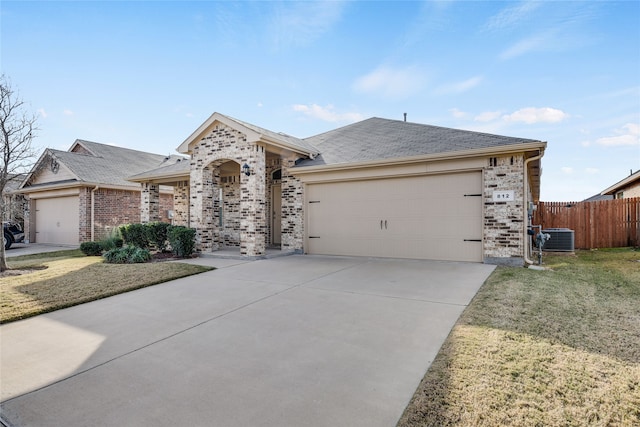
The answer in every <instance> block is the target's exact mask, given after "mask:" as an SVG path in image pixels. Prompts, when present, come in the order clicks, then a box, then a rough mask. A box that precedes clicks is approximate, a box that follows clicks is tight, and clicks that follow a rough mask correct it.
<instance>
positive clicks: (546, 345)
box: [398, 249, 640, 427]
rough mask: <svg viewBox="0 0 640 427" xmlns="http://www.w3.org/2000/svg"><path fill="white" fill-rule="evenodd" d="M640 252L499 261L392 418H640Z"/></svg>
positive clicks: (442, 422)
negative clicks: (539, 263) (521, 263)
mask: <svg viewBox="0 0 640 427" xmlns="http://www.w3.org/2000/svg"><path fill="white" fill-rule="evenodd" d="M638 260H640V252H639V251H634V250H632V249H613V250H599V251H579V252H577V254H576V256H559V255H553V256H546V257H545V265H546V266H547V267H549V268H551V270H548V271H535V270H529V269H524V268H508V267H499V268H497V269H496V270H495V272H494V273H493V274H492V275H491V277H490V278H489V279H488V280H487V282H486V283H485V284H484V285H483V287H482V288H481V289H480V291H479V292H478V294H477V295H476V297H475V298H474V300H473V301H472V302H471V304H470V305H469V307H467V309H466V310H465V312H464V313H463V315H462V316H461V318H460V319H459V321H458V322H457V324H456V326H455V327H454V328H453V330H452V332H451V334H450V335H449V337H448V338H447V340H446V342H445V343H444V345H443V346H442V348H441V349H440V352H439V354H438V356H437V357H436V359H435V360H434V362H433V363H432V365H431V367H430V369H429V370H428V372H427V373H426V375H425V377H424V378H423V380H422V382H421V384H420V386H419V388H418V390H417V391H416V393H415V395H414V397H413V399H412V401H411V402H410V404H409V406H408V407H407V408H406V410H405V413H404V415H403V417H402V418H401V420H400V422H399V423H398V426H403V427H404V426H497V425H500V426H584V425H587V426H588V425H593V426H638V425H640V262H638Z"/></svg>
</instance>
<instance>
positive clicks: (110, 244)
mask: <svg viewBox="0 0 640 427" xmlns="http://www.w3.org/2000/svg"><path fill="white" fill-rule="evenodd" d="M123 243H124V242H123V240H122V239H121V238H120V237H108V238H106V239H104V240H102V241H101V242H100V246H101V247H102V250H103V251H109V250H111V249H115V248H121V247H122V245H123Z"/></svg>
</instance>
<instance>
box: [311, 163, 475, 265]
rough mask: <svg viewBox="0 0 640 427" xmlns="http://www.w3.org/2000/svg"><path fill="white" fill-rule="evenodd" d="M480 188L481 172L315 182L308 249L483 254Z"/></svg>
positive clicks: (422, 255)
mask: <svg viewBox="0 0 640 427" xmlns="http://www.w3.org/2000/svg"><path fill="white" fill-rule="evenodd" d="M481 193H482V177H481V173H480V172H465V173H453V174H443V175H428V176H421V177H406V178H393V179H376V180H366V181H347V182H338V183H320V184H310V185H308V186H307V200H306V203H307V252H308V253H311V254H331V255H355V256H374V257H392V258H415V259H433V260H450V261H474V262H481V261H482V241H481V239H482V197H480V194H481Z"/></svg>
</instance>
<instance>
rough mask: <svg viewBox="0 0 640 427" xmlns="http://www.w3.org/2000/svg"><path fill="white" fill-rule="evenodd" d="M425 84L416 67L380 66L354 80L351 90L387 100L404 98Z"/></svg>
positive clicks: (421, 74) (422, 75) (423, 76)
mask: <svg viewBox="0 0 640 427" xmlns="http://www.w3.org/2000/svg"><path fill="white" fill-rule="evenodd" d="M425 82H426V78H425V75H424V73H423V72H422V71H421V70H419V69H418V68H416V67H412V66H409V67H404V68H391V67H387V66H382V67H378V68H376V69H375V70H373V71H372V72H370V73H368V74H366V75H364V76H362V77H359V78H358V79H356V81H355V83H354V84H353V89H355V90H356V91H358V92H363V93H373V94H377V95H381V96H384V97H387V98H405V97H407V96H409V95H411V94H413V93H416V92H418V91H419V90H420V89H422V88H423V87H424V85H425Z"/></svg>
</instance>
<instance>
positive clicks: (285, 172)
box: [281, 158, 304, 252]
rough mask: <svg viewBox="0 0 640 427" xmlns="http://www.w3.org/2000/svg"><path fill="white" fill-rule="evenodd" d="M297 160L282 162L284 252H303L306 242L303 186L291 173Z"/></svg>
mask: <svg viewBox="0 0 640 427" xmlns="http://www.w3.org/2000/svg"><path fill="white" fill-rule="evenodd" d="M295 160H296V159H295V158H289V159H283V160H282V225H281V226H282V250H294V251H296V252H302V250H303V241H304V222H303V199H304V197H303V194H302V193H303V185H302V182H301V181H300V180H299V179H298V178H296V177H295V176H293V175H291V174H290V173H289V168H291V167H293V166H294V165H295Z"/></svg>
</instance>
